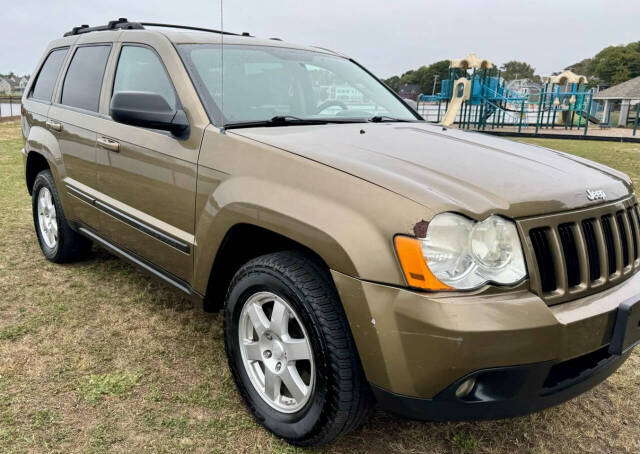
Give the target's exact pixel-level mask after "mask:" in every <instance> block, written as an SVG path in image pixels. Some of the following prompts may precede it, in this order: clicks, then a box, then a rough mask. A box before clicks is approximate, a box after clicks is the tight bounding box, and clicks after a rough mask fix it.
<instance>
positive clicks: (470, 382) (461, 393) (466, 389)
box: [456, 377, 476, 399]
mask: <svg viewBox="0 0 640 454" xmlns="http://www.w3.org/2000/svg"><path fill="white" fill-rule="evenodd" d="M475 385H476V379H475V377H474V378H468V379H466V380H465V381H463V382H462V384H461V385H460V386H458V389H456V397H457V398H459V399H461V398H463V397H467V396H468V395H469V394H470V393H471V391H473V387H474V386H475Z"/></svg>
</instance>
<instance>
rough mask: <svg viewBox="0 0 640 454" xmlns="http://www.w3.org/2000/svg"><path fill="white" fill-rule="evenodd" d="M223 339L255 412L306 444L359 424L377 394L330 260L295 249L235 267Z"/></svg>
mask: <svg viewBox="0 0 640 454" xmlns="http://www.w3.org/2000/svg"><path fill="white" fill-rule="evenodd" d="M224 320H225V347H226V350H227V355H228V358H229V365H230V368H231V372H232V374H233V377H234V379H235V381H236V384H237V385H238V388H239V391H240V394H241V395H242V397H243V399H244V400H245V402H246V404H247V406H248V407H249V408H250V410H251V411H252V413H253V415H254V416H255V418H256V419H257V420H258V421H259V422H260V423H261V424H263V425H264V426H265V427H266V428H267V429H269V430H270V431H271V432H273V433H274V434H276V435H278V436H280V437H282V438H284V439H286V440H287V441H288V442H290V443H292V444H296V445H300V446H311V445H317V444H322V443H328V442H330V441H332V440H334V439H335V438H336V437H337V436H339V435H341V434H343V433H345V432H347V431H349V430H351V429H353V428H355V427H357V426H358V425H359V424H360V423H361V422H362V421H364V419H366V417H367V416H368V414H369V412H370V409H371V408H372V403H373V399H372V396H371V392H370V390H369V387H368V383H367V382H366V379H365V377H364V373H363V371H362V366H361V365H360V360H359V358H358V354H357V351H356V348H355V344H354V342H353V339H352V337H351V332H350V330H349V326H348V323H347V320H346V316H345V314H344V311H343V309H342V305H341V304H340V301H339V298H338V295H337V291H336V289H335V286H334V285H333V282H332V280H331V277H330V275H329V274H328V271H327V270H326V268H324V267H322V266H321V265H320V264H318V263H316V262H315V261H314V260H313V259H312V258H310V257H308V256H306V255H304V254H302V253H300V252H297V251H290V252H279V253H275V254H269V255H265V256H262V257H258V258H256V259H254V260H252V261H250V262H248V263H247V264H245V265H244V266H243V267H242V268H241V269H240V270H239V271H238V272H237V273H236V275H235V277H234V279H233V281H232V283H231V286H230V288H229V293H228V295H227V300H226V304H225V319H224Z"/></svg>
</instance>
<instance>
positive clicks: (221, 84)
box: [220, 0, 224, 133]
mask: <svg viewBox="0 0 640 454" xmlns="http://www.w3.org/2000/svg"><path fill="white" fill-rule="evenodd" d="M222 4H223V0H220V30H221V31H222V34H221V35H220V69H221V74H220V89H221V90H222V93H221V95H220V125H221V128H220V131H221V132H223V133H224V8H223V6H222Z"/></svg>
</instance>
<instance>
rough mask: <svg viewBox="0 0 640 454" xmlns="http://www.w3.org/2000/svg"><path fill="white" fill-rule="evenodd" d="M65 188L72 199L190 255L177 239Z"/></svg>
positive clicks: (182, 242)
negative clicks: (78, 200)
mask: <svg viewBox="0 0 640 454" xmlns="http://www.w3.org/2000/svg"><path fill="white" fill-rule="evenodd" d="M65 187H66V188H67V190H69V193H70V194H71V195H73V196H74V197H76V198H78V199H80V200H82V201H83V202H87V203H89V204H91V205H93V206H94V207H96V208H97V209H99V210H100V211H103V212H105V213H107V214H108V215H110V216H113V217H114V218H116V219H118V220H119V221H122V222H124V223H125V224H128V225H130V226H131V227H133V228H135V229H138V230H140V231H141V232H143V233H146V234H147V235H149V236H151V237H153V238H155V239H156V240H159V241H162V242H163V243H165V244H168V245H169V246H171V247H172V248H174V249H177V250H179V251H180V252H184V253H185V254H190V253H191V246H190V245H189V244H188V243H185V242H184V241H182V240H179V239H177V238H174V237H172V236H169V235H167V234H165V233H163V232H160V231H159V230H157V229H155V228H153V227H151V226H150V225H148V224H145V223H143V222H141V221H139V220H137V219H135V218H133V217H131V216H129V215H128V214H126V213H123V212H122V211H120V210H118V209H117V208H113V207H112V206H110V205H107V204H106V203H104V202H101V201H99V200H96V199H95V198H93V197H91V196H90V195H89V194H87V193H85V192H84V191H81V190H80V189H77V188H75V187H73V186H71V185H69V184H68V183H67V184H65Z"/></svg>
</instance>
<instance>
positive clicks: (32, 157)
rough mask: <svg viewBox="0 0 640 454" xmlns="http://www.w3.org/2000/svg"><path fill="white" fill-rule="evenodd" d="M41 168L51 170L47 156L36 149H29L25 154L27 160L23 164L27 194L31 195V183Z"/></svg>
mask: <svg viewBox="0 0 640 454" xmlns="http://www.w3.org/2000/svg"><path fill="white" fill-rule="evenodd" d="M43 170H51V165H50V164H49V161H48V160H47V158H46V157H45V156H44V155H42V154H41V153H39V152H37V151H31V152H29V153H28V154H27V162H26V165H25V179H26V184H27V190H28V191H29V195H32V192H33V184H34V183H35V181H36V176H37V175H38V174H39V173H40V172H42V171H43Z"/></svg>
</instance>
